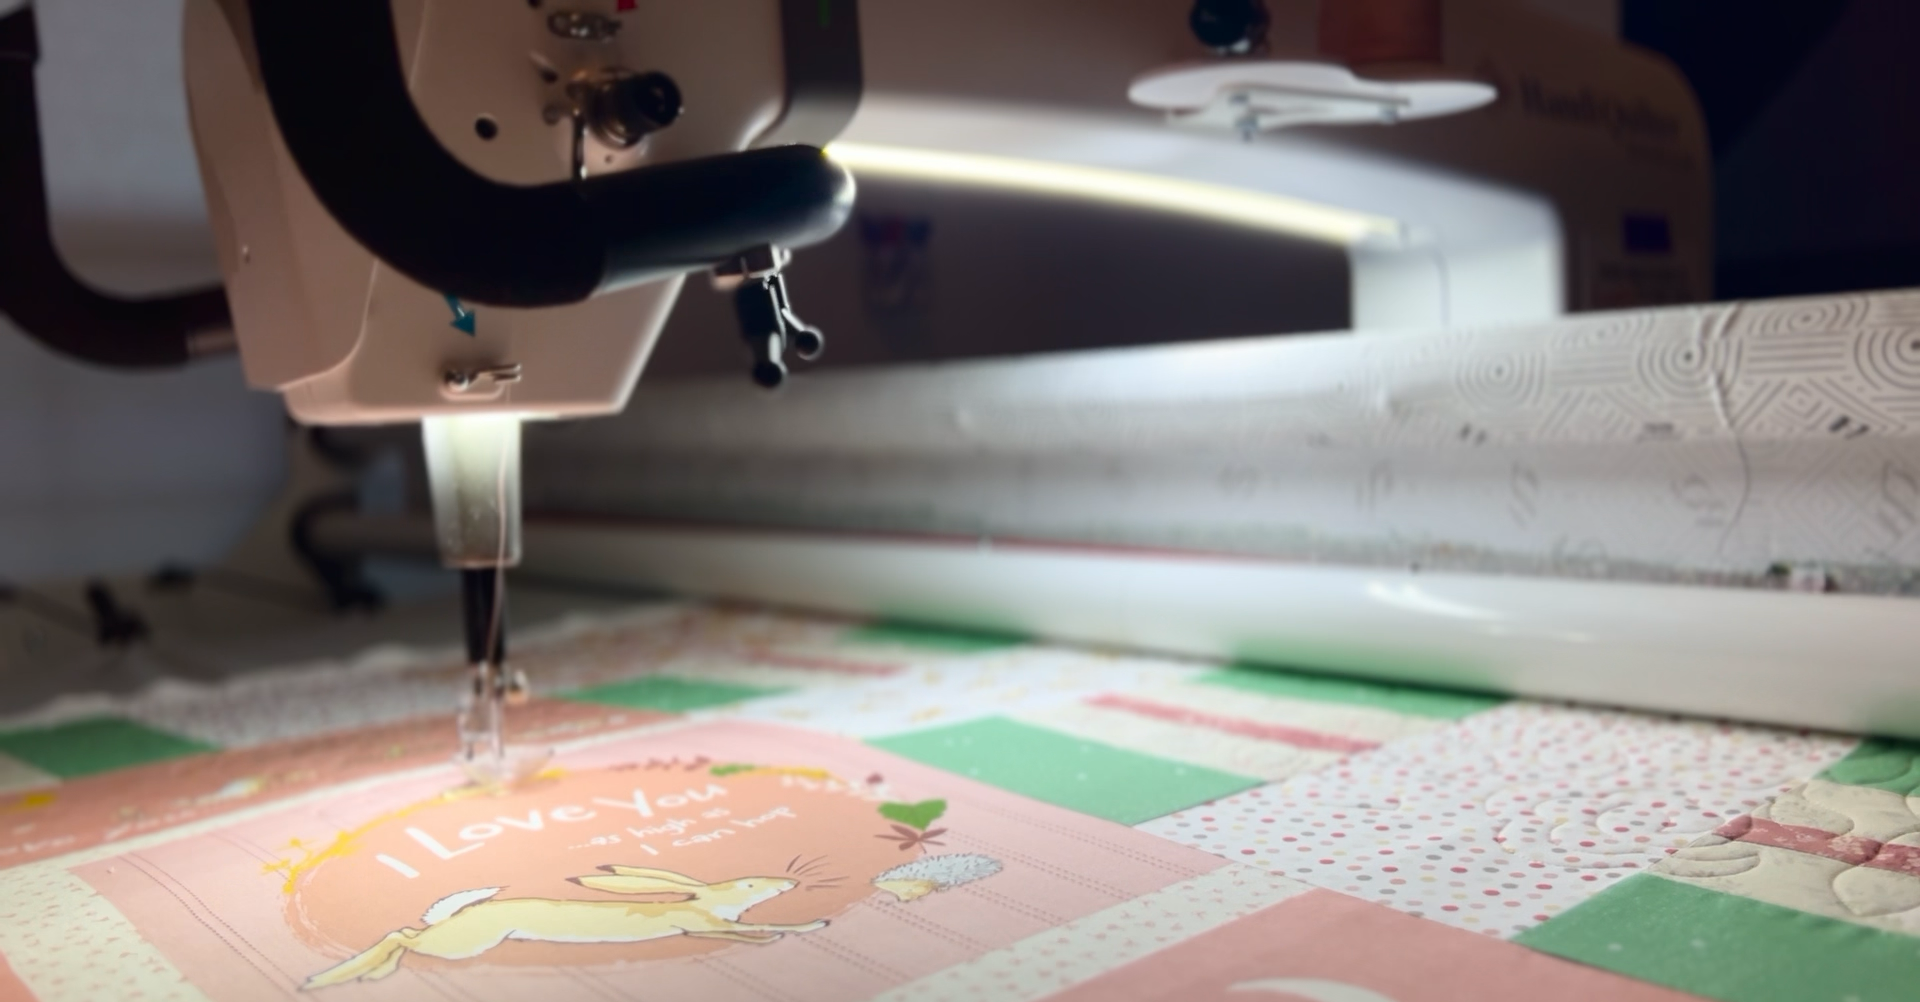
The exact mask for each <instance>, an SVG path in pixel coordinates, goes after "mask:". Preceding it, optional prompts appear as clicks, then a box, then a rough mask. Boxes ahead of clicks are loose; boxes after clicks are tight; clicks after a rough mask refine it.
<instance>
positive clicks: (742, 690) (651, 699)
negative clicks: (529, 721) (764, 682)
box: [561, 675, 788, 713]
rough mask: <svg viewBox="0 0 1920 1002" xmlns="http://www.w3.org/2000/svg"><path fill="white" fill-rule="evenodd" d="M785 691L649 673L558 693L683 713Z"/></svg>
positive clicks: (589, 701)
mask: <svg viewBox="0 0 1920 1002" xmlns="http://www.w3.org/2000/svg"><path fill="white" fill-rule="evenodd" d="M786 691H788V690H786V689H762V688H756V687H754V686H750V685H731V684H728V683H725V682H702V681H699V680H696V679H690V678H678V677H675V676H673V675H649V676H647V677H645V678H636V679H633V680H632V681H628V682H614V683H612V684H609V685H596V686H593V687H591V688H587V689H576V690H574V691H573V692H568V693H562V694H561V696H562V698H564V699H572V700H577V701H579V702H583V703H604V704H606V705H608V706H624V707H628V708H629V709H635V710H658V711H660V712H662V713H685V712H687V711H688V710H704V709H706V708H708V707H711V706H725V705H727V704H728V703H740V702H745V701H746V700H749V699H759V698H760V697H762V696H777V695H779V694H780V693H783V692H786Z"/></svg>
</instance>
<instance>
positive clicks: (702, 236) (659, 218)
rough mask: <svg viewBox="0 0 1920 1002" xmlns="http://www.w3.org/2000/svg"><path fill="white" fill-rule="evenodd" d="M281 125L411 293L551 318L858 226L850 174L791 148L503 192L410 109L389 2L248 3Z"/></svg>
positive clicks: (349, 221)
mask: <svg viewBox="0 0 1920 1002" xmlns="http://www.w3.org/2000/svg"><path fill="white" fill-rule="evenodd" d="M249 12H250V15H251V17H252V21H253V40H254V44H255V47H256V50H257V52H258V55H259V66H260V73H261V76H262V77H263V79H264V81H265V84H266V91H267V97H268V100H269V102H270V103H271V105H272V108H273V115H274V120H275V122H276V123H277V124H278V125H279V128H280V133H281V135H282V136H283V137H284V139H285V140H286V144H287V149H288V150H289V151H290V152H291V153H292V154H293V159H294V161H295V162H296V163H297V164H298V165H299V168H300V172H301V174H302V175H304V176H305V178H306V180H307V183H308V185H309V186H310V187H311V188H312V189H313V192H314V194H315V195H316V196H318V197H319V199H320V201H321V203H322V204H323V205H325V206H326V208H327V211H328V212H329V213H330V214H331V215H332V216H333V217H334V219H335V220H336V221H337V222H339V224H340V226H341V227H342V228H343V229H345V230H346V231H347V233H349V234H350V235H352V237H353V238H354V239H355V240H357V241H358V242H359V243H360V244H361V245H363V246H365V247H366V248H367V249H368V250H370V251H372V252H373V254H374V255H375V256H376V257H378V258H380V259H381V260H383V261H385V262H386V263H388V264H389V265H391V266H393V267H395V268H397V269H399V270H400V271H401V272H402V273H404V274H405V275H407V277H409V278H411V279H413V280H414V281H415V282H418V283H420V284H421V285H424V286H426V287H428V288H431V289H436V290H438V291H441V292H444V293H447V294H450V295H454V296H458V297H459V298H461V299H463V300H468V301H471V302H475V303H483V304H487V305H493V306H507V307H522V308H535V307H548V306H561V305H566V304H569V303H576V302H580V301H582V300H584V299H587V298H589V297H591V296H593V295H595V294H596V293H599V292H602V291H610V290H613V289H618V288H622V287H625V286H630V285H634V284H637V283H640V282H644V281H648V280H650V279H656V278H662V277H666V276H668V275H673V274H679V273H682V272H687V271H693V270H697V269H700V268H705V267H708V266H711V265H713V264H715V263H716V262H719V261H721V260H723V259H726V258H728V257H731V256H733V255H737V254H739V253H740V252H742V251H744V250H747V249H749V248H752V247H757V246H761V245H767V244H773V245H779V246H784V247H796V246H805V245H807V244H811V243H816V242H818V241H821V240H824V239H826V238H827V237H829V236H831V235H832V234H833V233H834V231H836V230H837V229H839V227H840V225H841V223H843V222H844V221H845V220H846V217H847V215H848V213H849V212H850V211H851V209H852V201H853V181H852V178H851V177H850V176H849V175H848V174H847V172H846V171H845V169H843V168H841V167H840V166H838V165H837V164H834V163H833V162H832V161H830V160H828V159H827V158H826V157H825V156H824V155H823V154H822V153H821V152H820V151H819V150H818V149H815V148H813V147H809V146H778V147H772V148H768V149H761V150H751V151H748V152H744V153H730V154H725V155H721V156H714V157H707V158H703V159H698V160H687V161H681V162H677V163H668V164H660V165H656V166H650V167H642V168H638V169H634V170H628V171H621V172H618V173H612V174H605V175H600V176H595V177H590V178H586V179H583V180H569V181H562V182H556V183H551V184H544V185H534V186H516V185H507V184H500V183H497V182H494V181H492V180H489V179H487V178H485V177H482V176H481V175H480V174H478V173H476V172H474V171H473V170H471V169H469V168H468V167H467V166H466V165H465V164H463V163H461V162H460V161H459V160H458V159H457V158H455V157H454V156H453V155H452V154H451V153H449V152H447V150H446V149H445V148H444V147H443V146H441V145H440V143H439V141H438V140H437V139H436V138H435V137H434V135H433V133H432V132H431V130H430V129H429V128H428V126H427V124H426V122H425V120H424V119H422V118H421V116H420V112H419V110H418V109H417V108H416V107H415V106H414V103H413V99H412V97H411V96H410V94H409V91H408V87H407V80H406V76H405V73H404V70H403V66H402V63H401V58H400V52H399V48H398V45H397V44H396V41H395V37H394V30H393V11H392V3H391V0H329V2H327V3H306V2H300V0H250V3H249Z"/></svg>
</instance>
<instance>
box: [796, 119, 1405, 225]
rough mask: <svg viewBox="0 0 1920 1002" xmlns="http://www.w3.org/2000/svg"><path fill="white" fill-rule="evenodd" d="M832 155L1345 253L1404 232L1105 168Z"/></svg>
mask: <svg viewBox="0 0 1920 1002" xmlns="http://www.w3.org/2000/svg"><path fill="white" fill-rule="evenodd" d="M827 155H828V156H830V157H832V158H833V159H834V160H837V161H839V162H840V163H842V164H844V165H846V167H847V168H848V169H850V170H852V171H853V172H854V173H855V174H856V175H858V174H862V173H866V174H872V175H875V176H881V177H897V178H909V179H912V180H917V181H937V182H946V183H949V184H966V185H977V186H981V187H991V188H1006V189H1011V190H1015V191H1024V192H1030V193H1033V194H1038V195H1056V196H1060V197H1065V198H1080V199H1089V200H1093V201H1101V202H1107V203H1110V204H1114V205H1124V206H1129V207H1133V208H1139V209H1152V210H1157V211H1161V212H1173V213H1178V214H1180V215H1185V216H1195V217H1199V218H1202V219H1208V220H1212V221H1214V222H1219V223H1226V224H1229V225H1235V226H1248V227H1253V228H1255V229H1263V230H1272V231H1275V232H1279V233H1285V234H1288V235H1290V236H1296V237H1304V238H1307V239H1310V240H1321V241H1325V242H1327V243H1334V244H1341V245H1343V246H1344V245H1347V244H1353V243H1358V242H1360V241H1362V240H1366V239H1369V238H1388V239H1391V238H1395V237H1398V235H1399V233H1400V224H1399V223H1398V222H1396V221H1394V220H1392V219H1387V218H1384V217H1381V216H1371V215H1367V214H1365V213H1360V212H1350V211H1348V210H1346V209H1337V208H1334V207H1332V206H1327V205H1320V204H1317V203H1314V202H1306V201H1302V200H1300V199H1296V198H1287V197H1285V196H1283V195H1269V194H1265V193H1263V192H1257V191H1248V190H1245V189H1241V188H1229V187H1227V186H1225V185H1217V184H1203V183H1200V182H1197V181H1183V180H1179V179H1177V178H1170V177H1160V176H1158V175H1153V174H1138V173H1134V172H1132V171H1121V170H1110V169H1107V168H1104V167H1083V166H1080V165H1077V164H1064V163H1051V162H1047V161H1042V160H1020V159H1015V158H1012V157H995V156H982V155H980V154H976V153H948V152H944V151H940V150H927V149H910V148H907V147H902V146H869V145H866V144H864V143H834V144H833V145H831V146H829V147H827Z"/></svg>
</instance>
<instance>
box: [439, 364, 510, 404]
mask: <svg viewBox="0 0 1920 1002" xmlns="http://www.w3.org/2000/svg"><path fill="white" fill-rule="evenodd" d="M521 375H522V373H521V370H520V365H519V363H517V362H513V363H509V364H506V365H490V366H485V367H483V368H478V369H448V370H447V373H446V380H445V386H446V388H447V392H448V393H450V394H453V395H455V396H469V395H474V394H480V393H489V392H490V393H496V394H497V393H499V392H500V390H501V389H502V388H503V387H506V386H508V385H510V384H512V383H517V382H519V381H520V378H521ZM483 383H484V384H486V385H485V386H484V387H483V386H482V385H481V384H483Z"/></svg>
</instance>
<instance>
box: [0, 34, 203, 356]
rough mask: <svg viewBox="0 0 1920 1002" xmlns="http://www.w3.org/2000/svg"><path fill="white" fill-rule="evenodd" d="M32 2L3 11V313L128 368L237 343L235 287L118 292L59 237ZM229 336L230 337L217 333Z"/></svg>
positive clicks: (74, 351)
mask: <svg viewBox="0 0 1920 1002" xmlns="http://www.w3.org/2000/svg"><path fill="white" fill-rule="evenodd" d="M39 42H40V40H39V32H38V30H37V29H36V27H35V25H34V19H33V7H32V6H31V5H28V6H25V7H22V8H20V9H19V10H17V11H15V12H13V13H12V14H9V15H7V16H6V17H4V18H0V313H4V314H5V315H6V316H7V317H8V318H9V319H11V320H12V321H13V323H14V325H15V326H17V327H19V328H20V330H21V331H22V332H23V333H25V334H26V335H27V336H28V337H30V338H33V339H34V340H36V341H38V342H40V343H41V344H43V345H46V346H47V347H48V348H51V349H53V350H54V351H57V352H59V353H61V354H63V355H68V356H71V357H73V358H76V359H79V360H81V361H84V362H92V363H95V364H97V365H105V366H111V367H114V368H122V369H146V368H163V367H169V366H178V365H184V364H186V362H187V361H188V360H189V359H190V358H192V357H193V356H194V355H196V354H204V353H205V349H204V347H203V346H207V345H217V346H219V350H226V349H230V348H231V346H232V338H231V336H230V332H231V331H232V328H233V316H232V314H231V312H229V310H228V308H227V294H226V292H225V290H223V289H220V288H218V287H216V288H210V289H196V290H193V291H189V292H183V293H178V294H175V295H170V296H157V297H154V298H151V299H124V298H121V297H118V296H110V295H107V294H104V293H102V292H100V291H99V290H97V289H95V288H93V287H91V286H89V285H87V284H86V283H84V282H82V281H80V280H79V279H78V278H76V277H74V275H73V273H72V272H71V271H68V270H67V266H66V264H65V263H64V262H62V261H61V259H60V252H59V250H58V249H57V248H55V247H54V244H53V231H52V228H51V225H50V222H49V219H48V214H47V187H46V177H45V174H44V173H43V167H42V163H41V148H40V109H39V104H38V101H37V98H36V96H35V91H34V79H33V73H34V65H35V64H36V63H37V62H39V59H40V44H39ZM221 334H227V335H229V336H225V337H220V336H214V335H221Z"/></svg>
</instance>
